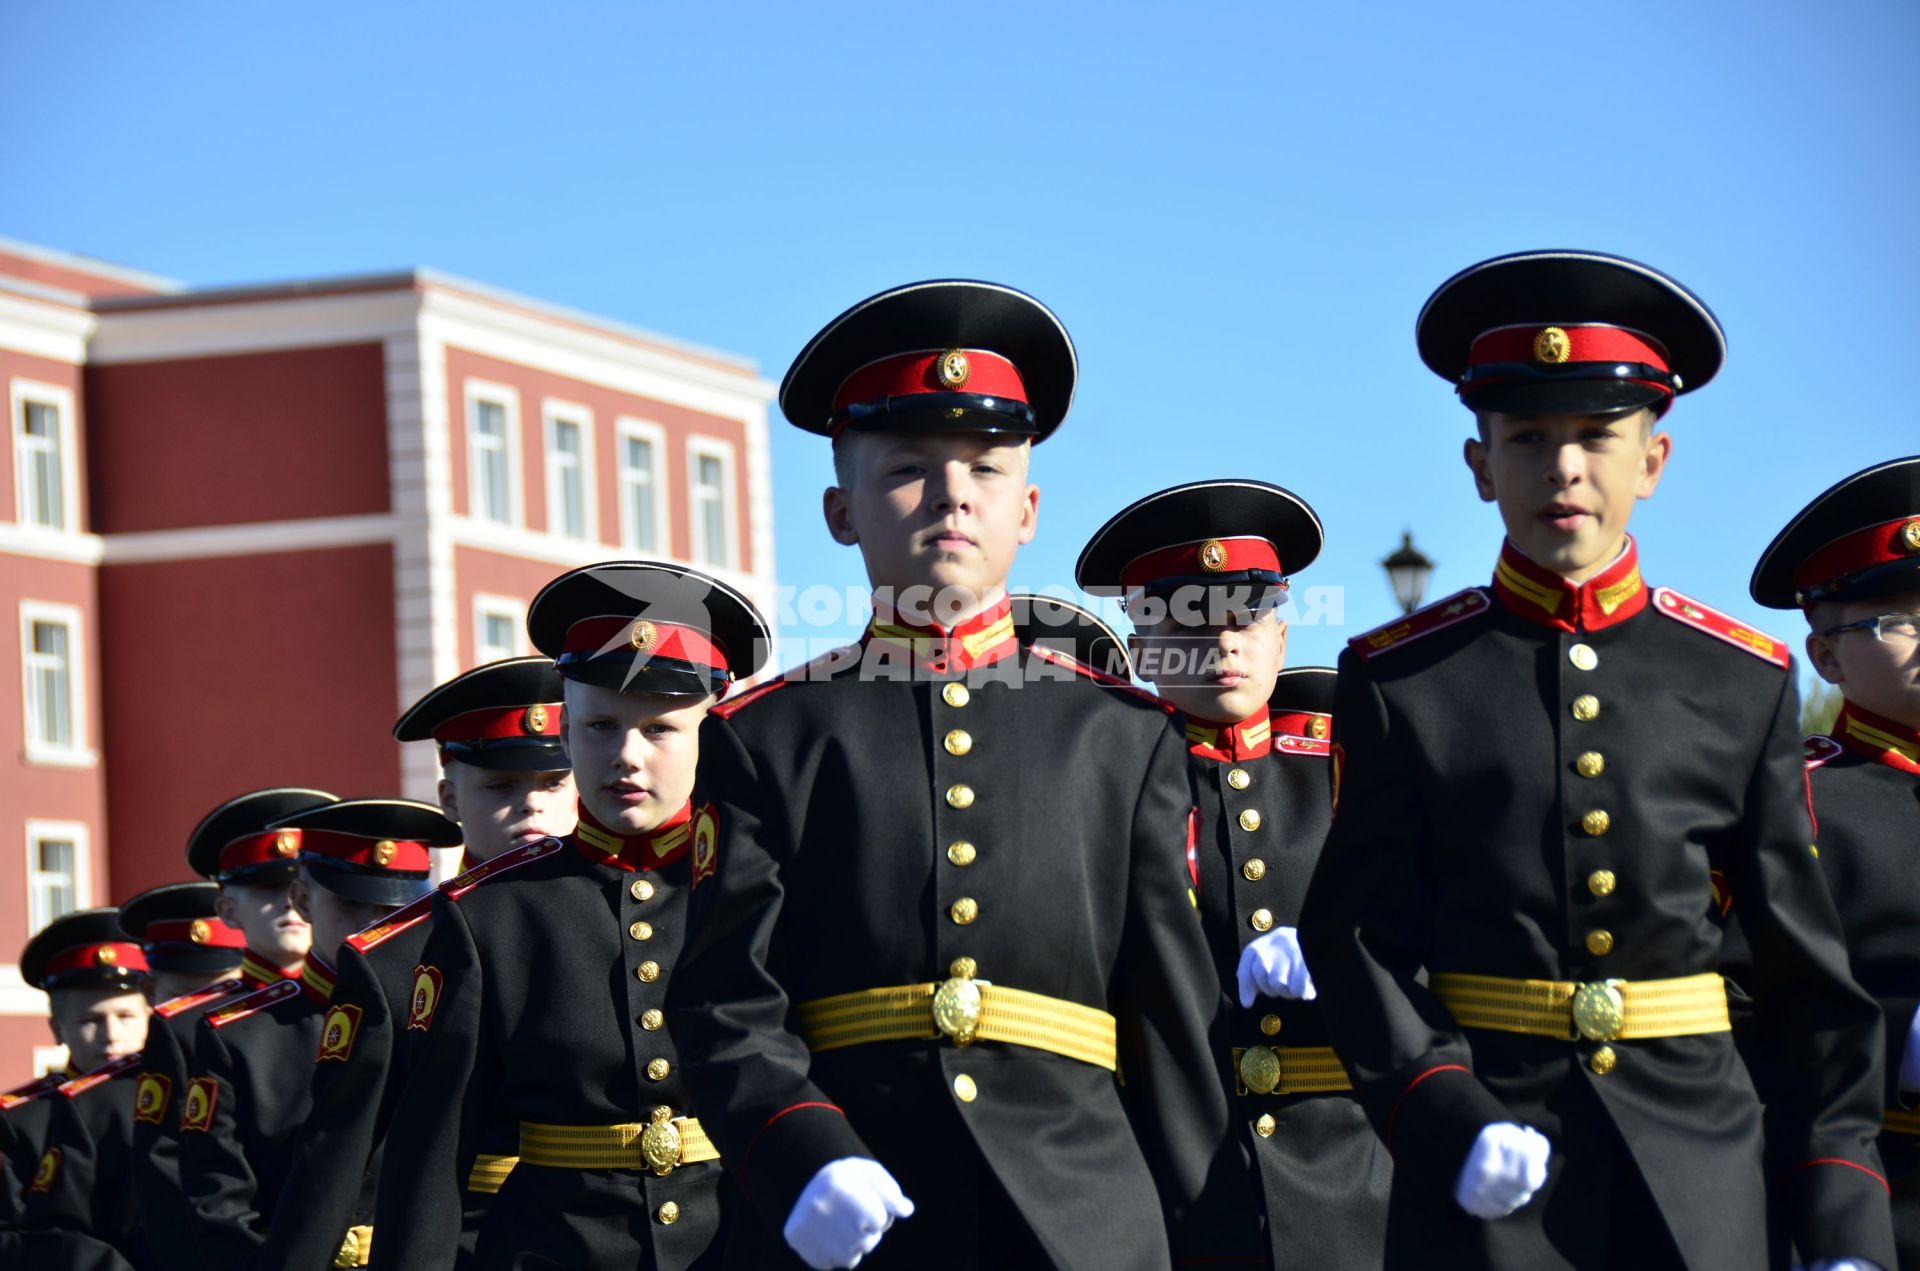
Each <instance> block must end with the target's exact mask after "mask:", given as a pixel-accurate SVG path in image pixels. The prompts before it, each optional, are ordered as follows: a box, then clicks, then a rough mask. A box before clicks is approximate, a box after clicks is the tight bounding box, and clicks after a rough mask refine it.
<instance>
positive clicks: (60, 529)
mask: <svg viewBox="0 0 1920 1271" xmlns="http://www.w3.org/2000/svg"><path fill="white" fill-rule="evenodd" d="M7 395H8V399H9V401H10V404H11V405H10V409H11V411H12V413H11V415H9V417H8V418H9V427H10V428H11V429H12V432H13V438H12V441H13V498H14V504H13V519H14V521H15V522H16V523H18V524H19V526H20V528H21V529H23V530H27V531H29V532H30V533H35V534H77V533H79V532H80V453H79V429H78V428H77V426H76V423H75V420H74V417H73V390H71V389H67V388H61V387H60V386H59V385H57V384H42V383H40V382H39V381H37V380H22V379H16V380H11V381H9V390H8V394H7ZM29 402H31V403H33V404H35V405H39V406H51V407H53V409H54V413H55V414H56V415H57V416H58V417H59V443H58V444H59V446H60V524H59V525H42V524H41V523H40V522H38V521H35V520H30V519H29V518H28V516H27V503H28V496H27V481H28V475H27V464H26V442H27V404H28V403H29Z"/></svg>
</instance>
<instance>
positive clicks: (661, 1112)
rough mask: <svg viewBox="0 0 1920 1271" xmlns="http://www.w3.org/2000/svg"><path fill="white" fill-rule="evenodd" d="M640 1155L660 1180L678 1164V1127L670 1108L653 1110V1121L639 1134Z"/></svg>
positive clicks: (664, 1107) (663, 1107) (662, 1107)
mask: <svg viewBox="0 0 1920 1271" xmlns="http://www.w3.org/2000/svg"><path fill="white" fill-rule="evenodd" d="M640 1155H641V1156H642V1157H644V1158H645V1160H646V1162H647V1168H649V1169H651V1170H652V1171H653V1172H654V1173H655V1174H658V1175H659V1176H660V1177H661V1178H665V1177H666V1176H667V1175H669V1174H671V1173H673V1170H674V1167H675V1166H677V1165H678V1164H680V1127H679V1126H677V1125H675V1124H674V1123H673V1109H672V1108H669V1107H667V1106H665V1105H664V1104H662V1105H661V1106H660V1107H657V1108H655V1109H654V1110H653V1120H652V1121H650V1122H649V1123H648V1125H647V1128H646V1129H645V1130H642V1131H641V1132H640Z"/></svg>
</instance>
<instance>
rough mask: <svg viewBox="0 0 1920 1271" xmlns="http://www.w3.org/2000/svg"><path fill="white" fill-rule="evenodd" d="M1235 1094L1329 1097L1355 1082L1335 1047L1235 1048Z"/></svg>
mask: <svg viewBox="0 0 1920 1271" xmlns="http://www.w3.org/2000/svg"><path fill="white" fill-rule="evenodd" d="M1233 1072H1234V1078H1235V1081H1234V1089H1233V1092H1234V1093H1235V1094H1271V1095H1281V1094H1327V1093H1329V1092H1331V1091H1335V1090H1351V1089H1353V1082H1352V1080H1351V1079H1349V1078H1348V1076H1347V1070H1346V1067H1345V1066H1344V1065H1343V1064H1341V1062H1340V1058H1339V1056H1337V1055H1335V1054H1334V1053H1333V1047H1331V1046H1249V1047H1247V1048H1246V1049H1244V1050H1242V1049H1241V1048H1240V1047H1238V1046H1235V1047H1234V1048H1233Z"/></svg>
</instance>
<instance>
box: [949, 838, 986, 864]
mask: <svg viewBox="0 0 1920 1271" xmlns="http://www.w3.org/2000/svg"><path fill="white" fill-rule="evenodd" d="M979 854H980V853H979V852H978V851H976V850H974V846H973V844H971V843H969V842H967V841H966V840H965V839H960V840H958V841H956V842H953V843H949V844H947V859H948V860H950V861H952V862H953V863H954V864H955V865H958V866H960V868H962V869H965V868H966V867H967V866H969V865H971V864H973V858H974V857H976V856H978V855H979Z"/></svg>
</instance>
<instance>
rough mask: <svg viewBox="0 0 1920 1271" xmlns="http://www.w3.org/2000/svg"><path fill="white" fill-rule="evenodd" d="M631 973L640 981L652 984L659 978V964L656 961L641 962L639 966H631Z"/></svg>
mask: <svg viewBox="0 0 1920 1271" xmlns="http://www.w3.org/2000/svg"><path fill="white" fill-rule="evenodd" d="M633 973H634V975H635V976H636V977H637V978H638V979H639V980H640V982H641V983H643V984H652V983H653V982H654V981H655V980H657V979H659V978H660V964H659V963H658V962H642V963H641V964H640V965H639V966H637V967H635V968H633Z"/></svg>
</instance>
